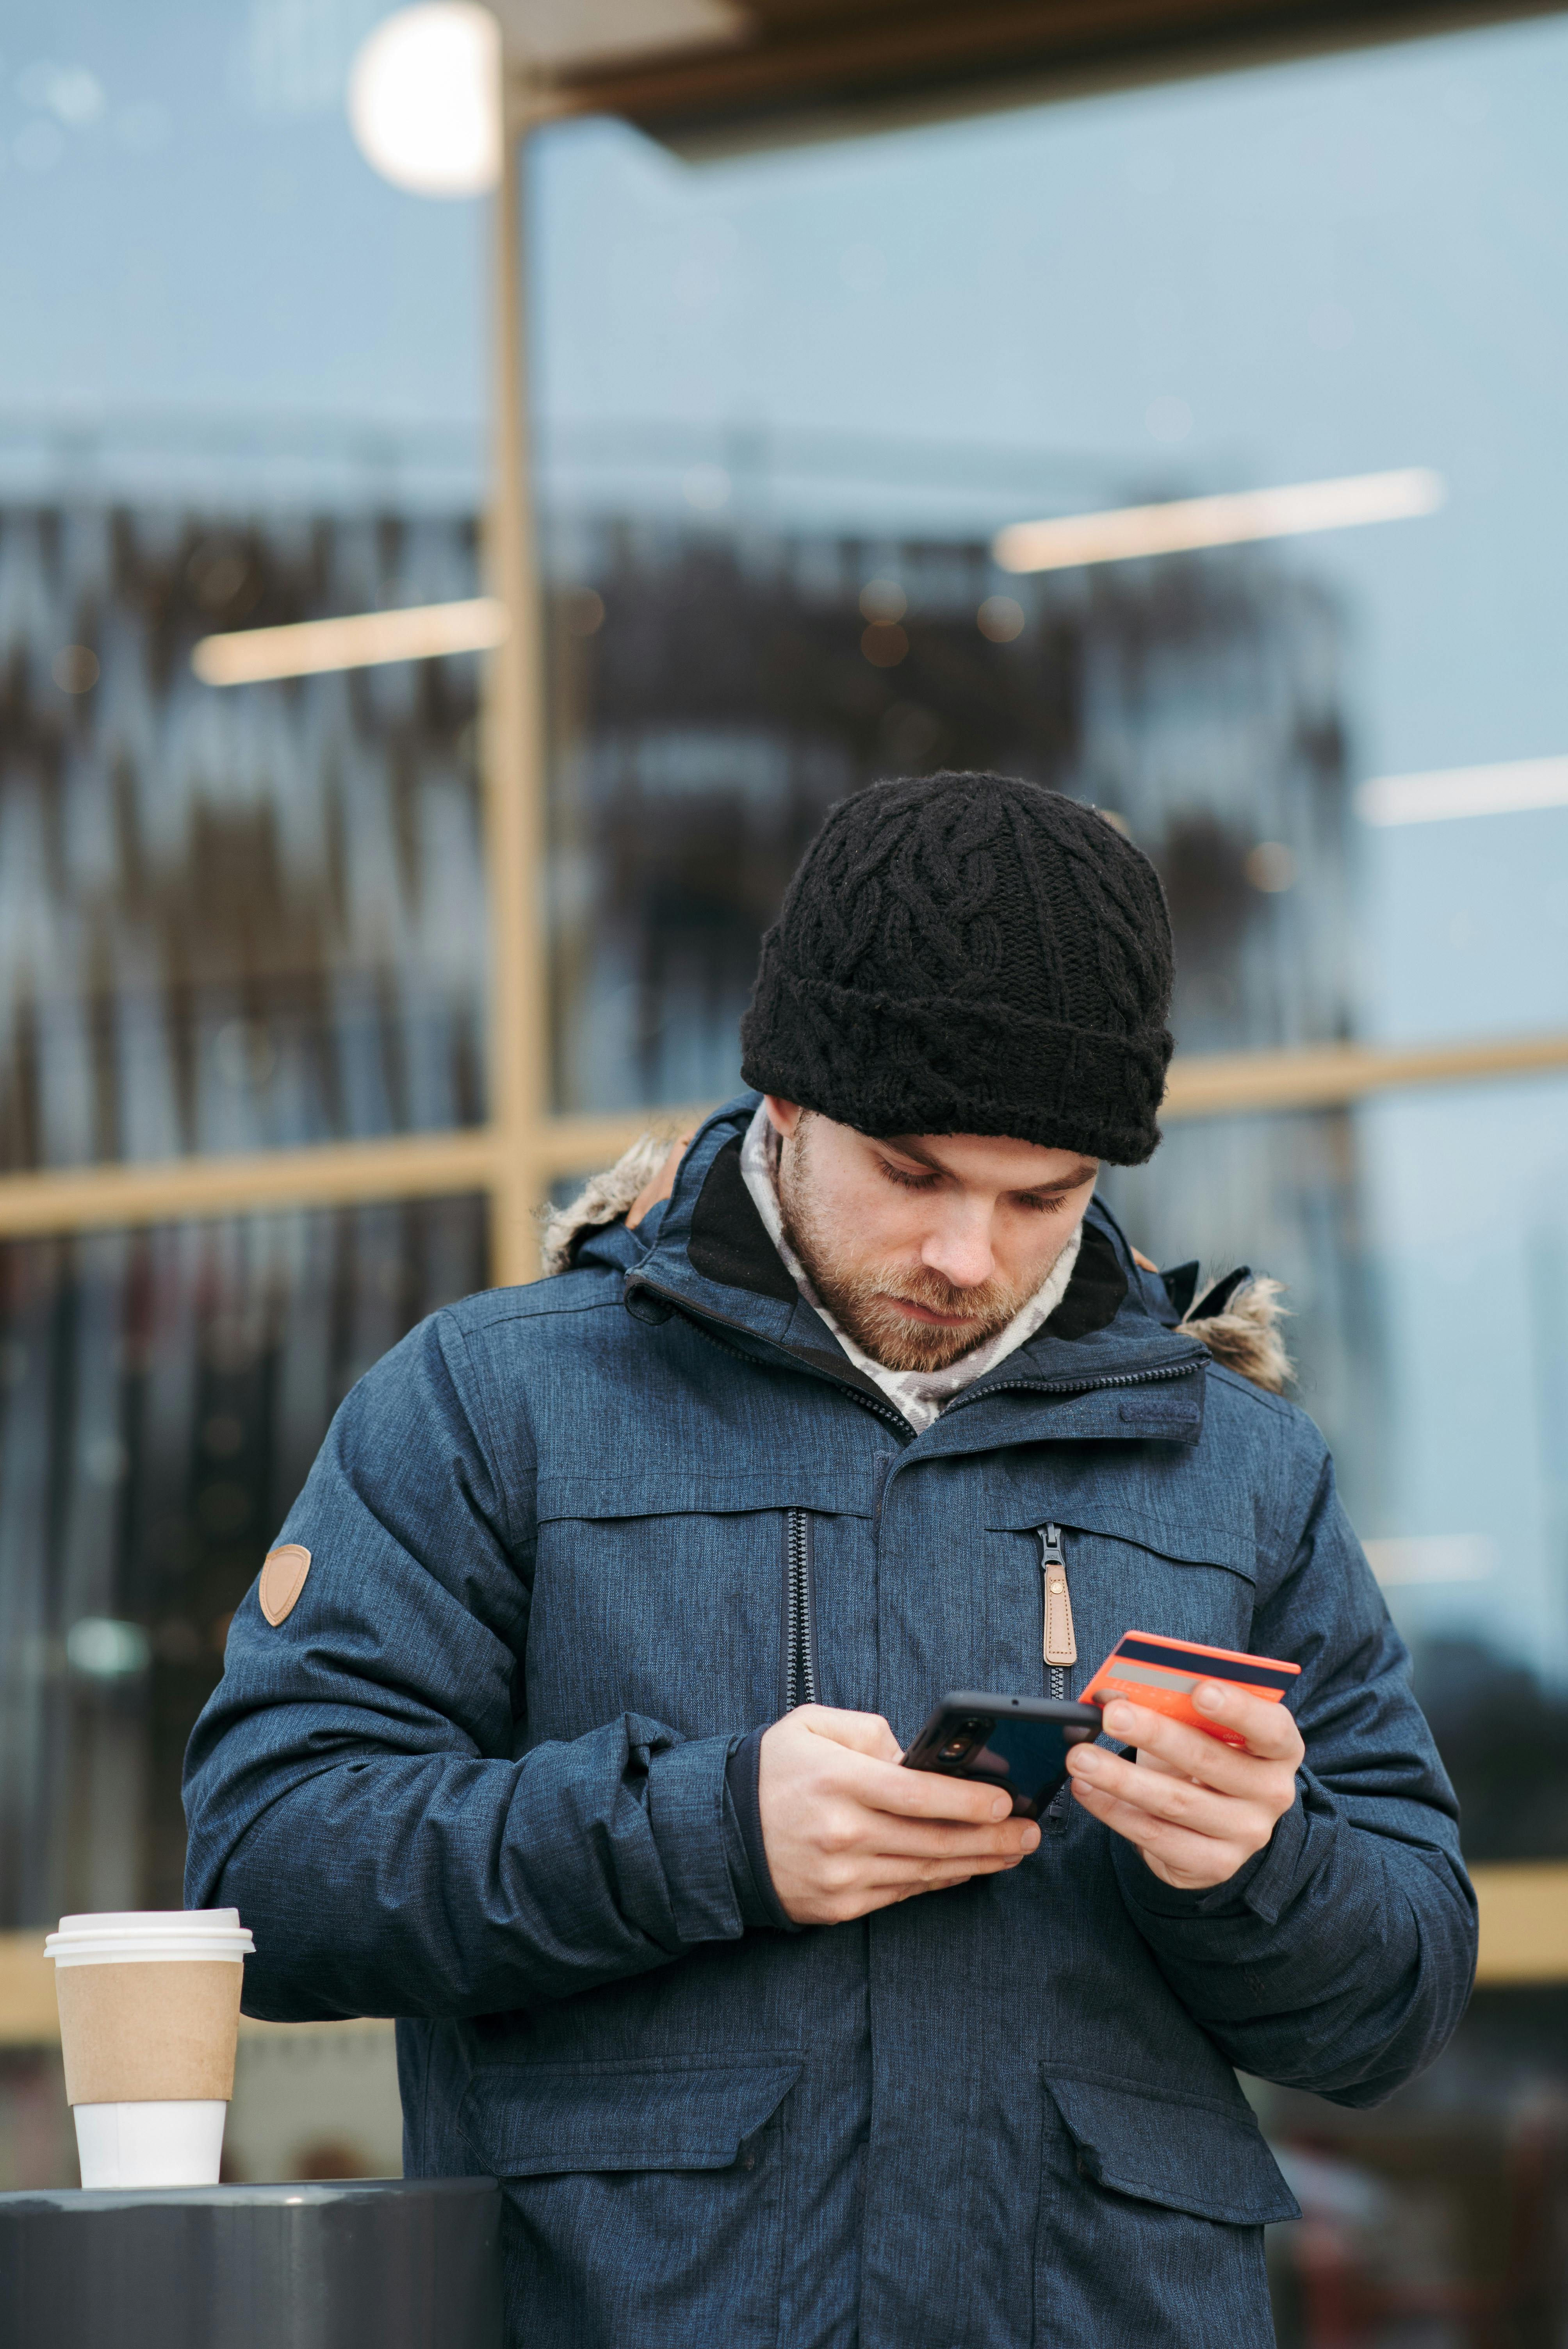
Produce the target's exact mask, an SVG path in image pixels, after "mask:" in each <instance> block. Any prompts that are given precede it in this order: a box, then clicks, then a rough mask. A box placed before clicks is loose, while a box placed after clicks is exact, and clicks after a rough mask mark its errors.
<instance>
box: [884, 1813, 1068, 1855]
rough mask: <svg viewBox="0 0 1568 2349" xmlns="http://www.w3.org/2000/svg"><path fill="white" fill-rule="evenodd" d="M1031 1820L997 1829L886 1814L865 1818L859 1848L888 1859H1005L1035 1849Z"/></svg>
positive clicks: (1007, 1823)
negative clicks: (898, 1817) (894, 1816)
mask: <svg viewBox="0 0 1568 2349" xmlns="http://www.w3.org/2000/svg"><path fill="white" fill-rule="evenodd" d="M1039 1840H1040V1830H1039V1828H1038V1827H1037V1826H1036V1825H1035V1822H1034V1820H1033V1819H1007V1820H1006V1821H1004V1822H1003V1823H1002V1824H1001V1825H1000V1826H984V1827H971V1826H955V1825H954V1826H950V1825H948V1824H946V1823H945V1822H944V1821H938V1820H935V1819H897V1818H892V1817H890V1816H888V1814H887V1813H886V1812H885V1811H870V1812H868V1813H867V1814H866V1826H865V1833H864V1836H863V1837H862V1838H861V1847H862V1848H863V1849H864V1850H867V1851H874V1852H875V1853H877V1854H878V1855H879V1857H887V1858H906V1859H925V1860H951V1861H954V1862H957V1861H967V1860H968V1859H971V1858H973V1859H976V1860H978V1859H991V1858H999V1859H1008V1858H1016V1857H1018V1856H1019V1855H1020V1854H1021V1853H1026V1852H1031V1851H1034V1850H1036V1849H1037V1847H1038V1845H1039Z"/></svg>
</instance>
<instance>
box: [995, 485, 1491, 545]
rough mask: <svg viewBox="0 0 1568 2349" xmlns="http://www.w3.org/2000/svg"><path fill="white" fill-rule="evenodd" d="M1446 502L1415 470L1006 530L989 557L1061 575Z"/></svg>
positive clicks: (1405, 517) (1398, 516)
mask: <svg viewBox="0 0 1568 2349" xmlns="http://www.w3.org/2000/svg"><path fill="white" fill-rule="evenodd" d="M1447 494H1448V492H1447V490H1446V488H1445V486H1444V483H1443V479H1442V476H1441V474H1439V473H1433V472H1429V471H1427V470H1426V468H1425V467H1422V466H1414V467H1411V468H1409V469H1408V470H1407V471H1404V472H1398V473H1352V474H1349V475H1347V476H1346V479H1345V480H1343V481H1297V482H1296V483H1295V485H1294V487H1291V488H1287V489H1279V490H1238V491H1235V492H1233V493H1231V494H1230V495H1227V496H1224V497H1215V498H1172V499H1171V501H1170V502H1169V503H1167V504H1162V505H1157V506H1116V507H1112V508H1111V509H1110V510H1109V512H1105V513H1088V514H1061V515H1058V516H1057V519H1056V520H1054V521H1051V522H1016V523H1009V525H1008V526H1007V528H1006V530H1000V531H998V532H997V533H996V535H995V539H994V540H993V541H992V545H991V551H992V554H994V555H995V559H996V561H997V562H998V563H999V564H1000V565H1001V566H1002V569H1003V570H1004V571H1068V570H1072V569H1076V568H1077V567H1078V565H1079V564H1091V563H1130V562H1132V561H1134V560H1135V559H1136V558H1137V557H1139V556H1140V555H1148V554H1188V553H1190V552H1191V551H1192V550H1193V549H1194V548H1197V547H1203V546H1241V545H1243V544H1244V543H1246V542H1247V541H1249V540H1252V539H1258V538H1295V537H1298V536H1300V535H1301V534H1302V533H1305V532H1307V531H1314V530H1349V529H1353V528H1354V527H1355V526H1356V525H1357V524H1358V523H1369V522H1408V521H1411V520H1413V519H1414V518H1415V517H1416V516H1417V515H1418V514H1429V513H1435V512H1437V510H1438V508H1439V506H1440V505H1441V504H1442V502H1443V500H1444V498H1445V497H1446V496H1447Z"/></svg>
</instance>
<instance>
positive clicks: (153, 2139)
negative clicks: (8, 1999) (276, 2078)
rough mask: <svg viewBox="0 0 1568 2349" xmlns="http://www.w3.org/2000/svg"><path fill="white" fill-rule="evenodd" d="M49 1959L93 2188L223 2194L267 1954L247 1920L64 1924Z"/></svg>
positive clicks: (171, 1917) (118, 1917)
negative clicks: (253, 1996)
mask: <svg viewBox="0 0 1568 2349" xmlns="http://www.w3.org/2000/svg"><path fill="white" fill-rule="evenodd" d="M44 1948H45V1950H46V1953H47V1954H48V1956H50V1957H51V1958H53V1960H54V1961H55V1996H56V1999H57V2002H58V2004H59V2010H60V2048H61V2052H62V2054H64V2056H65V2061H66V2100H67V2103H68V2104H69V2106H70V2107H71V2116H72V2118H73V2119H74V2121H75V2122H76V2127H77V2157H78V2158H79V2160H80V2162H81V2171H82V2184H83V2185H84V2186H91V2187H116V2186H140V2187H147V2186H215V2185H216V2184H217V2183H218V2169H219V2165H220V2163H221V2161H222V2153H223V2123H224V2121H225V2119H226V2118H227V2117H228V2111H229V2099H230V2097H231V2096H232V2095H233V2093H234V2050H235V2045H236V2043H237V2041H238V2038H239V2032H240V1985H241V1982H242V1980H243V1978H244V1971H245V1959H246V1958H247V1956H249V1955H250V1954H251V1953H252V1952H253V1950H254V1948H255V1944H254V1942H253V1940H252V1939H251V1936H250V1934H249V1933H248V1932H247V1931H246V1930H245V1928H244V1927H243V1926H242V1924H241V1922H240V1912H239V1910H238V1909H129V1910H125V1911H121V1912H119V1913H106V1914H103V1915H98V1916H87V1917H62V1918H61V1920H60V1929H59V1931H58V1932H57V1933H51V1934H49V1935H48V1936H47V1938H46V1940H45V1943H44Z"/></svg>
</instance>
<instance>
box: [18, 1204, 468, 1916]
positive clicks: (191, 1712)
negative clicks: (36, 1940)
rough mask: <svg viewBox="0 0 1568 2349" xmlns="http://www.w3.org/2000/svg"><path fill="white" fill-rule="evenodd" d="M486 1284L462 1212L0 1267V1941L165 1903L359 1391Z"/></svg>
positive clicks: (153, 1234) (113, 1245) (127, 1245)
mask: <svg viewBox="0 0 1568 2349" xmlns="http://www.w3.org/2000/svg"><path fill="white" fill-rule="evenodd" d="M484 1279H485V1217H484V1209H483V1203H482V1202H481V1201H478V1200H473V1199H428V1200H419V1201H416V1202H411V1203H407V1204H394V1205H377V1206H363V1207H352V1208H342V1209H338V1210H335V1211H331V1212H318V1213H307V1212H304V1211H299V1212H295V1213H293V1214H289V1215H281V1216H250V1217H245V1218H235V1219H232V1220H229V1221H212V1222H208V1223H187V1224H181V1225H172V1226H160V1227H155V1228H153V1229H150V1230H142V1231H134V1232H98V1233H92V1234H84V1235H81V1236H80V1237H73V1238H64V1239H48V1240H34V1241H12V1242H10V1243H9V1244H7V1245H3V1246H0V1492H3V1493H4V1495H5V1505H4V1507H3V1508H0V1931H5V1930H7V1929H12V1930H14V1929H15V1928H18V1927H22V1926H29V1925H33V1926H36V1925H39V1924H41V1923H43V1922H45V1921H52V1920H54V1919H55V1918H57V1917H59V1916H62V1915H65V1914H67V1913H70V1912H74V1911H77V1910H81V1909H137V1908H164V1907H169V1908H178V1907H179V1906H180V1902H181V1876H182V1874H183V1870H184V1864H185V1826H184V1819H183V1816H182V1814H181V1807H180V1764H181V1754H183V1752H184V1747H185V1740H186V1738H187V1737H188V1736H189V1734H190V1732H191V1726H192V1724H193V1723H194V1721H195V1718H196V1715H197V1713H199V1712H200V1710H201V1705H202V1703H203V1702H205V1700H206V1697H207V1694H208V1692H209V1691H210V1689H211V1687H212V1685H213V1683H214V1682H215V1681H216V1679H217V1676H218V1673H219V1671H220V1670H221V1668H222V1651H223V1640H224V1635H225V1633H226V1631H227V1630H228V1621H229V1617H230V1616H231V1615H232V1612H233V1610H234V1609H235V1607H236V1606H237V1605H238V1604H239V1601H240V1599H241V1598H242V1596H243V1594H244V1592H245V1591H246V1590H247V1589H248V1588H249V1587H250V1585H251V1583H252V1582H253V1580H254V1578H255V1576H256V1571H257V1568H258V1566H259V1563H260V1560H261V1557H262V1556H263V1552H264V1551H265V1549H266V1548H267V1546H268V1544H269V1542H270V1541H271V1540H272V1538H273V1535H274V1533H275V1531H276V1529H277V1526H278V1525H279V1523H280V1521H281V1519H282V1517H283V1516H284V1513H285V1511H286V1510H287V1508H288V1506H289V1504H290V1502H291V1501H292V1500H293V1498H294V1495H295V1494H296V1493H297V1492H298V1490H299V1488H300V1486H301V1485H302V1484H303V1483H304V1477H305V1475H306V1473H307V1471H308V1469H309V1467H310V1464H311V1461H312V1460H313V1459H314V1457H315V1453H316V1449H317V1447H318V1445H319V1444H320V1442H321V1438H322V1434H323V1433H324V1431H325V1426H326V1423H327V1421H328V1420H329V1419H330V1418H331V1416H332V1413H333V1412H334V1411H335V1409H336V1407H337V1405H338V1403H339V1402H341V1400H342V1398H343V1396H344V1395H345V1394H346V1392H347V1391H348V1389H349V1387H350V1386H352V1384H353V1383H354V1381H355V1380H356V1378H358V1377H359V1376H360V1375H361V1373H362V1372H363V1371H366V1370H367V1369H368V1368H369V1366H370V1364H371V1363H372V1362H374V1361H377V1359H378V1357H379V1356H380V1355H382V1354H384V1353H385V1352H386V1351H387V1348H388V1347H389V1346H392V1345H395V1344H396V1343H397V1340H398V1339H399V1338H400V1337H401V1336H402V1335H403V1333H404V1331H405V1330H407V1329H410V1328H411V1327H412V1326H413V1324H414V1323H415V1322H416V1321H418V1320H419V1319H422V1317H423V1316H424V1315H425V1314H426V1313H428V1312H431V1311H433V1310H434V1309H435V1308H436V1307H437V1306H438V1305H443V1304H447V1303H449V1301H450V1300H451V1299H454V1298H458V1297H462V1296H465V1295H467V1294H469V1292H470V1291H471V1290H473V1289H475V1288H480V1287H482V1286H483V1284H484Z"/></svg>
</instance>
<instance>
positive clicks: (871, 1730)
mask: <svg viewBox="0 0 1568 2349" xmlns="http://www.w3.org/2000/svg"><path fill="white" fill-rule="evenodd" d="M794 1717H795V1719H796V1720H797V1721H798V1722H799V1723H800V1725H801V1727H802V1728H803V1729H809V1730H810V1731H811V1732H812V1733H813V1734H814V1735H815V1736H818V1737H826V1738H830V1740H831V1741H832V1743H833V1744H835V1745H847V1746H848V1747H849V1749H850V1751H851V1754H870V1755H871V1757H872V1761H873V1762H902V1761H903V1746H902V1745H901V1744H899V1742H898V1740H897V1738H896V1737H895V1736H894V1735H893V1733H892V1730H891V1729H890V1728H889V1727H888V1725H887V1723H886V1722H885V1721H884V1720H883V1718H882V1714H881V1713H841V1712H839V1711H837V1710H836V1709H835V1707H833V1706H832V1705H830V1704H803V1705H801V1706H799V1708H798V1710H797V1712H796V1713H795V1716H794Z"/></svg>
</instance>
